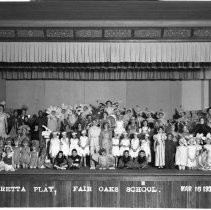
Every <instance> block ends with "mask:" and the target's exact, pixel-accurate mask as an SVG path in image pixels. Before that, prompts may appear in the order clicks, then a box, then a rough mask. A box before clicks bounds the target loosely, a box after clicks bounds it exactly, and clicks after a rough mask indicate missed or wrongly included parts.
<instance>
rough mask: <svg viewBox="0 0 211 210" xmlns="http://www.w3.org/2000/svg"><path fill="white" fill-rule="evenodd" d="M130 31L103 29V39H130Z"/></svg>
mask: <svg viewBox="0 0 211 210" xmlns="http://www.w3.org/2000/svg"><path fill="white" fill-rule="evenodd" d="M131 36H132V30H131V29H105V30H104V37H105V38H112V39H113V38H120V39H121V38H122V39H125V38H131Z"/></svg>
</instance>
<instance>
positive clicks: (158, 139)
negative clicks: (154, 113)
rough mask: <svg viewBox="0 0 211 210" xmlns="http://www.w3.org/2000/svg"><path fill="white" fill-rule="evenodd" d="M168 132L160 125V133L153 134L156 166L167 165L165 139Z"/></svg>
mask: <svg viewBox="0 0 211 210" xmlns="http://www.w3.org/2000/svg"><path fill="white" fill-rule="evenodd" d="M166 138H167V137H166V134H165V133H164V128H163V127H162V126H160V127H159V128H158V134H156V135H154V136H153V139H154V151H155V166H157V167H158V168H163V167H164V166H165V140H166Z"/></svg>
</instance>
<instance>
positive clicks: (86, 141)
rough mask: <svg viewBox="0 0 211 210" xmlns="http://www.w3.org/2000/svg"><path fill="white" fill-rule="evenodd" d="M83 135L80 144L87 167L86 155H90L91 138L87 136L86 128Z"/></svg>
mask: <svg viewBox="0 0 211 210" xmlns="http://www.w3.org/2000/svg"><path fill="white" fill-rule="evenodd" d="M81 134H82V136H81V137H80V141H79V145H80V151H81V156H82V163H83V164H84V166H85V167H86V156H87V155H89V139H88V137H87V136H86V130H83V131H82V132H81Z"/></svg>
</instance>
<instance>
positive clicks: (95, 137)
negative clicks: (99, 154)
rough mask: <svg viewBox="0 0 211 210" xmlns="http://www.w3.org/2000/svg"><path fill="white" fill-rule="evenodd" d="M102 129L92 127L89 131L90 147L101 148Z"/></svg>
mask: <svg viewBox="0 0 211 210" xmlns="http://www.w3.org/2000/svg"><path fill="white" fill-rule="evenodd" d="M100 132H101V129H100V128H99V127H97V126H92V127H91V128H90V129H89V137H90V146H91V147H92V146H99V143H100V142H99V137H100Z"/></svg>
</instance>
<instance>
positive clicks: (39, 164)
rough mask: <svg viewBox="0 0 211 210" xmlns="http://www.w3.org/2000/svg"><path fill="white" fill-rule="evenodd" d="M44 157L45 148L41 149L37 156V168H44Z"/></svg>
mask: <svg viewBox="0 0 211 210" xmlns="http://www.w3.org/2000/svg"><path fill="white" fill-rule="evenodd" d="M45 159H46V152H45V150H42V152H41V154H40V156H39V157H38V161H37V168H39V169H43V168H46V166H45Z"/></svg>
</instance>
